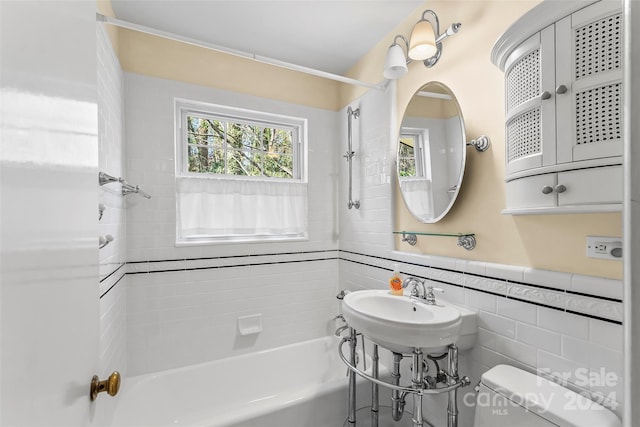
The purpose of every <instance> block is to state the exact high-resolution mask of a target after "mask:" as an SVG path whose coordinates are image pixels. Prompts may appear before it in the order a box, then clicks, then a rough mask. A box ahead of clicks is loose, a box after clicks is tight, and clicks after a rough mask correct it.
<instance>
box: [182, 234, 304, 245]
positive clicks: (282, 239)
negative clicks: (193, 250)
mask: <svg viewBox="0 0 640 427" xmlns="http://www.w3.org/2000/svg"><path fill="white" fill-rule="evenodd" d="M306 241H309V236H308V235H307V234H306V233H305V235H304V236H291V237H286V236H273V237H254V236H247V237H220V238H200V239H185V240H176V244H175V246H176V247H177V248H180V247H189V246H217V245H234V244H246V243H252V244H253V243H287V242H306Z"/></svg>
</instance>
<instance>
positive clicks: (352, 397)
mask: <svg viewBox="0 0 640 427" xmlns="http://www.w3.org/2000/svg"><path fill="white" fill-rule="evenodd" d="M349 339H350V342H349V346H350V348H351V364H352V365H353V366H356V364H357V361H356V345H357V344H358V343H357V342H356V341H357V338H356V330H355V329H353V328H349ZM348 421H349V426H355V425H356V373H355V372H353V371H349V419H348Z"/></svg>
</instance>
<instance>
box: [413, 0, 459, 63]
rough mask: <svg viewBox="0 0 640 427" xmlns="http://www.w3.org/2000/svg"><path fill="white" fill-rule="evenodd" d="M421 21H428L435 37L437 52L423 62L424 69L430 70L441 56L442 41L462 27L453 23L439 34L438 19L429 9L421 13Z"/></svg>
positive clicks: (457, 23)
mask: <svg viewBox="0 0 640 427" xmlns="http://www.w3.org/2000/svg"><path fill="white" fill-rule="evenodd" d="M427 14H429V15H430V16H427ZM421 20H424V21H429V22H430V23H431V25H432V26H433V29H434V33H435V36H436V40H435V41H436V48H437V49H438V50H437V51H436V53H435V55H433V56H432V57H431V58H427V59H425V60H424V65H425V67H427V68H431V67H433V66H434V65H436V63H437V62H438V61H439V60H440V57H441V56H442V41H443V40H444V39H446V38H447V37H449V36H452V35H454V34H456V33H457V32H458V30H459V29H460V27H461V26H462V24H461V23H460V22H454V23H453V24H451V25H449V27H447V30H446V31H445V32H444V33H440V19H438V15H436V13H435V12H434V11H433V10H431V9H427V10H425V11H424V12H422V19H421Z"/></svg>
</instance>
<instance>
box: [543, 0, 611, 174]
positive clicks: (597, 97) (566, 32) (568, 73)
mask: <svg viewBox="0 0 640 427" xmlns="http://www.w3.org/2000/svg"><path fill="white" fill-rule="evenodd" d="M622 24H623V16H622V10H621V7H620V2H619V1H609V0H605V1H601V2H598V3H595V4H593V5H591V6H589V7H586V8H584V9H581V10H579V11H577V12H575V13H573V14H572V15H571V16H568V17H567V18H564V19H562V20H561V21H559V22H558V23H556V68H557V71H556V91H555V92H556V93H555V97H556V109H557V117H558V118H557V156H558V158H557V161H558V163H566V162H575V161H580V160H591V159H599V158H606V157H615V156H622V152H623V147H622V144H623V143H622V126H623V125H622V117H623V111H622V73H623V64H622V62H623V29H622Z"/></svg>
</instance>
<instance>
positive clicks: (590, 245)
mask: <svg viewBox="0 0 640 427" xmlns="http://www.w3.org/2000/svg"><path fill="white" fill-rule="evenodd" d="M587 257H589V258H598V259H609V260H616V261H622V237H610V236H587Z"/></svg>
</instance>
